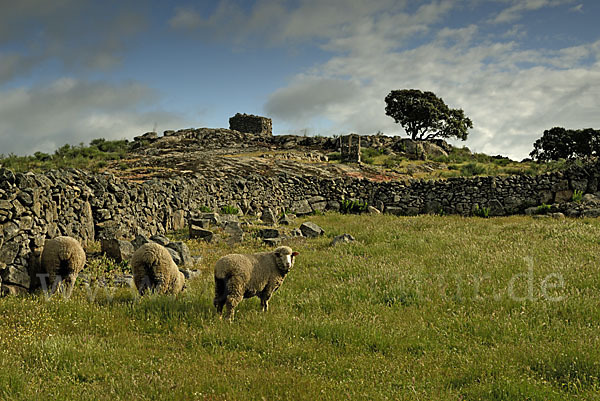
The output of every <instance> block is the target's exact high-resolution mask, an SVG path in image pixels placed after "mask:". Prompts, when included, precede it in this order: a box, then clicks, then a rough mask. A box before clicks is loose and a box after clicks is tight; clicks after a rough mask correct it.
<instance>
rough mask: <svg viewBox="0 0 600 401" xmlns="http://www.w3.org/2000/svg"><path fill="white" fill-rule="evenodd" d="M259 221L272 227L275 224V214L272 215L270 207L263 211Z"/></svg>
mask: <svg viewBox="0 0 600 401" xmlns="http://www.w3.org/2000/svg"><path fill="white" fill-rule="evenodd" d="M260 219H261V221H262V222H263V223H265V224H267V225H271V226H272V225H275V224H277V217H276V216H275V213H273V209H271V208H270V207H268V208H265V209H263V211H262V214H261V216H260Z"/></svg>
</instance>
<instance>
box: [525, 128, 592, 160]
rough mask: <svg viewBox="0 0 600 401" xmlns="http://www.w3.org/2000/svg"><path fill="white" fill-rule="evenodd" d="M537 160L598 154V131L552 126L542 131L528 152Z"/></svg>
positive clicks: (574, 157) (575, 157)
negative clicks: (531, 149)
mask: <svg viewBox="0 0 600 401" xmlns="http://www.w3.org/2000/svg"><path fill="white" fill-rule="evenodd" d="M529 155H530V156H531V157H532V158H533V159H535V160H538V161H542V162H543V161H549V160H559V159H577V158H581V157H588V156H598V155H600V131H598V130H594V129H592V128H586V129H579V130H572V129H565V128H563V127H554V128H551V129H549V130H546V131H544V134H543V135H542V137H541V138H540V139H538V140H537V141H535V143H534V144H533V151H532V152H531V153H530V154H529Z"/></svg>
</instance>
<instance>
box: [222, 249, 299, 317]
mask: <svg viewBox="0 0 600 401" xmlns="http://www.w3.org/2000/svg"><path fill="white" fill-rule="evenodd" d="M297 255H298V252H292V249H291V248H290V247H287V246H280V247H279V248H276V249H275V250H274V251H273V252H264V253H256V254H253V255H239V254H233V255H227V256H223V257H222V258H221V259H219V260H218V261H217V263H216V265H215V299H214V301H213V303H214V305H215V307H216V308H217V313H218V314H219V315H221V314H222V313H223V307H224V306H225V305H227V318H228V319H229V320H233V314H234V311H235V307H236V306H237V305H238V304H239V303H240V302H241V301H242V299H243V298H252V297H255V296H256V297H259V298H260V304H261V306H262V309H263V311H267V310H268V309H269V299H270V298H271V295H273V292H274V291H276V290H277V289H278V288H279V286H280V285H281V283H283V280H284V279H285V276H286V275H287V274H288V272H289V271H290V269H291V268H292V267H293V266H294V258H295V257H296V256H297Z"/></svg>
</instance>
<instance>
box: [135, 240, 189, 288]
mask: <svg viewBox="0 0 600 401" xmlns="http://www.w3.org/2000/svg"><path fill="white" fill-rule="evenodd" d="M131 270H132V271H133V281H134V283H135V286H136V288H137V289H138V292H139V293H140V295H144V293H145V292H146V290H151V291H156V292H158V293H161V294H177V293H179V292H181V291H183V288H184V284H185V278H184V275H183V273H182V272H180V271H179V269H178V268H177V265H176V264H175V262H173V259H172V258H171V254H170V253H169V251H168V250H167V249H166V248H165V247H164V246H162V245H159V244H157V243H154V242H148V243H146V244H144V245H142V246H141V247H139V248H138V250H137V251H135V252H134V254H133V256H132V257H131Z"/></svg>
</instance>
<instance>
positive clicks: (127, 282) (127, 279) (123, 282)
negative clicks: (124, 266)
mask: <svg viewBox="0 0 600 401" xmlns="http://www.w3.org/2000/svg"><path fill="white" fill-rule="evenodd" d="M114 285H115V286H117V287H130V288H135V281H134V280H133V276H132V275H131V274H125V275H123V276H117V277H115V279H114Z"/></svg>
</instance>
